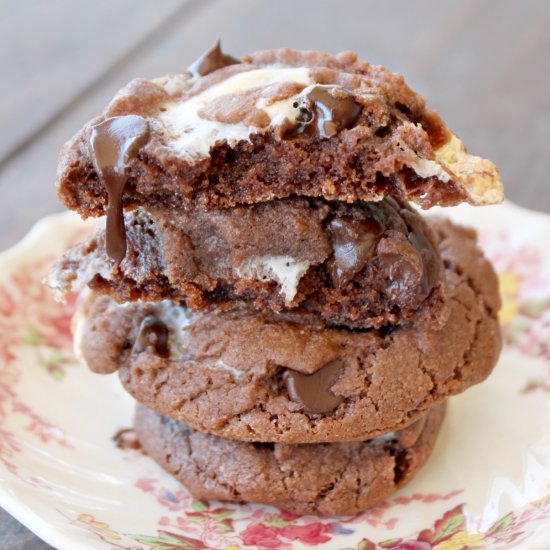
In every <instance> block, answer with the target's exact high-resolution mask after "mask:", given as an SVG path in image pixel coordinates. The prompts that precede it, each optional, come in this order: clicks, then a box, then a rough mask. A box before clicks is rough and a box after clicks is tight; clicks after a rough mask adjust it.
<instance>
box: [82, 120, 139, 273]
mask: <svg viewBox="0 0 550 550" xmlns="http://www.w3.org/2000/svg"><path fill="white" fill-rule="evenodd" d="M147 139H149V124H148V123H147V121H146V120H145V119H144V118H142V117H140V116H137V115H127V116H117V117H112V118H108V119H106V120H104V121H103V122H101V123H100V124H98V125H97V126H94V127H93V128H92V133H91V135H90V146H91V149H92V158H93V159H94V164H95V168H96V170H97V173H98V175H99V177H100V179H101V181H102V182H103V185H105V188H106V189H107V194H108V196H109V204H108V207H107V225H106V249H107V254H108V255H109V256H110V257H111V258H112V259H113V260H115V261H117V262H121V261H122V260H123V259H124V256H125V255H126V233H125V230H124V217H123V212H122V192H123V191H124V186H125V185H126V180H127V179H128V178H127V175H126V172H127V165H128V162H129V161H130V160H131V159H132V157H134V156H135V155H137V152H138V151H139V149H140V148H141V147H142V146H143V145H144V144H145V142H146V141H147Z"/></svg>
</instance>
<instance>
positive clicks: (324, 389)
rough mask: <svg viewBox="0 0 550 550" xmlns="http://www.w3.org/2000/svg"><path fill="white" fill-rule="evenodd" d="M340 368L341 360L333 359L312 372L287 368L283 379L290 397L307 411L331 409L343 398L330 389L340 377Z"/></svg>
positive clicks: (319, 411) (326, 410)
mask: <svg viewBox="0 0 550 550" xmlns="http://www.w3.org/2000/svg"><path fill="white" fill-rule="evenodd" d="M342 369H343V364H342V362H341V361H340V360H335V361H331V362H330V363H327V364H326V365H325V366H323V367H322V368H320V369H319V370H318V371H317V372H316V373H314V374H302V373H300V372H296V371H294V370H290V369H289V370H287V371H286V372H285V374H284V380H285V383H286V387H287V390H288V394H289V396H290V398H291V399H292V401H296V402H297V403H300V404H301V405H303V407H304V409H305V410H306V411H307V412H311V413H327V412H330V411H333V410H334V409H335V408H336V407H338V405H339V404H340V403H341V402H342V401H343V399H344V398H343V397H342V396H338V395H334V394H333V393H332V392H331V391H330V389H331V388H332V386H334V384H335V383H336V382H337V380H338V378H339V377H340V374H341V372H342Z"/></svg>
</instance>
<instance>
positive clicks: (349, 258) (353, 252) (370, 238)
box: [328, 216, 383, 288]
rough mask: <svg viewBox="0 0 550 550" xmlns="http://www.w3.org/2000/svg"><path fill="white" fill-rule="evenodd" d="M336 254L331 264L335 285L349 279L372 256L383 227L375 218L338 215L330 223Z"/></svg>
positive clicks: (330, 269)
mask: <svg viewBox="0 0 550 550" xmlns="http://www.w3.org/2000/svg"><path fill="white" fill-rule="evenodd" d="M328 229H329V231H330V235H331V240H332V248H333V257H332V259H331V260H330V262H329V264H328V269H329V273H330V277H331V279H332V282H333V284H334V286H335V287H337V288H338V287H340V286H342V285H344V284H346V283H347V282H348V281H350V280H351V279H352V278H353V276H354V275H355V274H356V273H359V271H361V270H362V269H363V267H365V264H366V263H367V262H368V260H369V259H371V258H372V256H373V254H374V251H375V249H376V244H377V243H378V240H379V238H380V235H381V234H382V231H383V229H382V227H381V226H380V224H379V223H378V222H377V221H376V220H375V219H374V218H367V219H363V220H362V219H356V218H353V217H351V216H340V217H336V218H334V219H333V220H331V221H330V222H329V223H328Z"/></svg>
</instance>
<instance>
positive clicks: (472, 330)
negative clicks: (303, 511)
mask: <svg viewBox="0 0 550 550" xmlns="http://www.w3.org/2000/svg"><path fill="white" fill-rule="evenodd" d="M433 227H434V229H435V232H436V234H437V240H438V243H439V249H440V252H441V255H442V257H443V260H444V264H445V267H446V277H447V285H448V288H449V310H450V316H449V319H448V321H447V323H446V324H445V326H444V327H443V328H441V329H440V330H433V329H429V328H426V327H423V326H421V325H420V324H418V323H417V324H415V325H413V326H405V327H397V328H385V329H380V330H368V331H349V330H343V329H327V328H326V327H324V326H323V325H322V324H321V323H320V322H319V321H318V319H317V317H316V316H315V315H311V314H308V313H304V312H301V313H299V312H295V313H293V314H284V315H278V316H277V315H273V314H271V315H268V314H263V315H262V314H257V313H251V312H248V311H246V310H242V311H233V312H230V313H222V314H214V313H207V314H198V313H195V314H193V313H191V312H189V311H188V310H186V309H185V308H183V307H177V306H175V305H174V304H172V303H170V302H161V303H157V304H153V303H129V304H125V305H117V304H116V303H114V302H112V301H111V300H110V299H109V298H108V297H106V296H99V297H97V296H96V297H92V299H91V300H90V301H89V302H88V303H87V304H86V307H85V308H83V311H82V312H81V315H80V319H81V322H80V323H77V326H79V327H80V328H79V330H78V338H77V340H78V342H77V345H78V346H79V347H80V349H81V352H82V354H83V357H84V359H85V360H86V362H87V363H88V365H89V367H90V368H91V369H92V370H94V371H96V372H105V373H106V372H114V371H115V370H117V369H118V370H119V375H120V378H121V380H122V383H123V384H124V386H125V388H126V389H127V390H128V391H129V392H130V393H131V394H132V395H133V396H134V397H135V398H136V399H137V400H138V401H140V402H142V403H143V404H144V405H146V406H147V407H149V408H151V409H153V410H155V411H157V412H159V413H161V414H164V415H166V416H169V417H171V418H174V419H177V420H182V421H185V422H186V423H188V424H189V425H190V426H191V427H193V428H194V429H198V430H201V431H204V432H209V433H212V434H216V435H220V436H223V437H227V438H230V439H241V440H249V441H268V442H269V441H275V442H284V443H307V442H323V441H348V440H364V439H368V438H371V437H374V436H376V435H379V434H383V433H386V432H389V431H393V430H396V429H401V428H403V427H405V426H407V425H409V424H410V423H412V422H414V421H415V420H417V419H418V418H420V417H421V416H422V415H423V414H425V413H426V411H427V410H429V409H430V408H431V407H433V406H434V405H436V404H438V403H440V402H442V401H443V400H444V399H446V398H447V397H449V396H451V395H454V394H457V393H460V392H462V391H464V390H465V389H466V388H468V387H469V386H471V385H472V384H476V383H478V382H481V381H482V380H484V379H485V378H486V377H487V376H488V375H489V373H490V372H491V370H492V369H493V367H494V365H495V363H496V360H497V358H498V355H499V352H500V346H501V337H500V329H499V325H498V321H497V311H498V309H499V306H500V301H499V296H498V284H497V279H496V275H495V273H494V271H493V269H492V267H491V265H490V263H489V262H488V261H487V260H486V259H485V258H484V256H483V254H482V253H481V251H480V250H479V248H478V247H477V245H476V237H475V233H474V232H473V231H471V230H468V229H464V228H460V227H456V226H453V225H452V224H451V223H450V222H447V221H440V222H437V223H434V224H433ZM144 320H145V321H144ZM156 320H159V321H161V326H164V327H165V331H164V333H163V332H162V331H161V332H158V331H150V330H149V328H147V327H148V325H147V324H151V322H156ZM144 322H145V325H146V326H145V327H144V326H143V323H144ZM143 330H145V334H143V333H142V332H143ZM166 337H167V338H168V341H167V348H168V351H167V350H166V349H165V346H164V345H162V342H163V340H165V339H166ZM136 342H137V344H136ZM167 354H169V357H167ZM335 364H336V366H334V365H335ZM307 376H311V378H307ZM308 381H311V384H309V385H308ZM319 399H320V401H319Z"/></svg>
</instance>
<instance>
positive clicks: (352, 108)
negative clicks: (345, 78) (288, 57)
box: [294, 84, 363, 137]
mask: <svg viewBox="0 0 550 550" xmlns="http://www.w3.org/2000/svg"><path fill="white" fill-rule="evenodd" d="M294 107H295V108H297V109H299V110H300V114H299V115H298V117H297V123H298V126H297V128H296V130H295V133H296V134H308V135H311V136H318V137H332V136H334V135H335V134H337V133H338V132H340V131H342V130H345V129H346V128H349V127H350V126H351V125H352V124H353V123H354V122H355V121H356V120H357V119H358V118H359V115H360V114H361V111H362V109H363V108H362V107H361V105H360V104H359V103H357V101H355V98H354V95H353V92H352V91H351V90H348V89H347V88H344V87H343V86H333V85H323V84H317V85H315V86H312V87H310V88H306V90H304V91H303V92H302V93H301V94H300V97H299V100H298V101H297V102H296V103H295V104H294Z"/></svg>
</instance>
